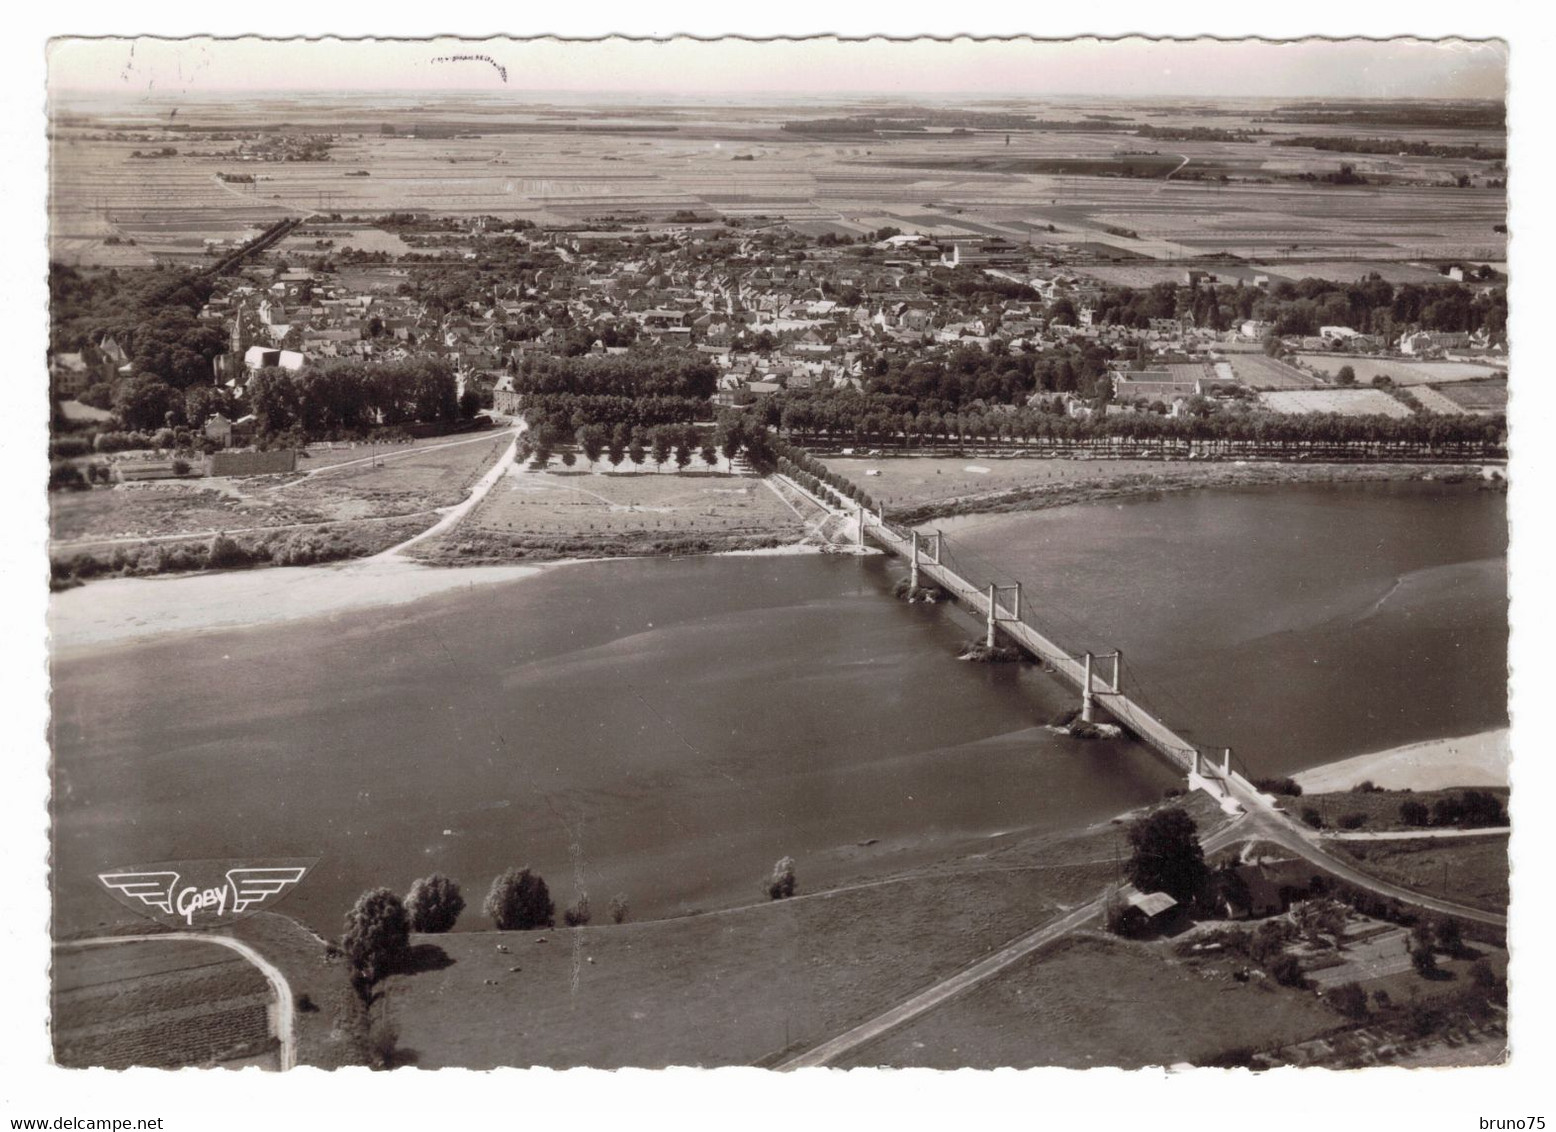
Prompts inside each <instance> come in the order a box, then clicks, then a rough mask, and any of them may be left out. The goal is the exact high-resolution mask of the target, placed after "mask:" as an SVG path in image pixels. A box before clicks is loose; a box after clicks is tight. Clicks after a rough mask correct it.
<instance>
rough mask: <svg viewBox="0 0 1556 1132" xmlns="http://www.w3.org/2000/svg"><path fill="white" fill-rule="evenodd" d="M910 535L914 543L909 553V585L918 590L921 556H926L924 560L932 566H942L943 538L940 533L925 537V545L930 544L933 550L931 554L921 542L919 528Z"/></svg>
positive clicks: (936, 532)
mask: <svg viewBox="0 0 1556 1132" xmlns="http://www.w3.org/2000/svg"><path fill="white" fill-rule="evenodd" d="M909 534H910V535H911V538H912V543H911V545H910V547H909V553H908V584H909V585H910V586H912V587H913V588H914V589H915V590H916V589H918V564H919V555H920V554H922V555H923V556H924V559H923V560H924V561H926V562H928V563H929V564H930V565H932V566H938V565H940V547H941V543H942V537H943V536H942V535H941V534H940V532H939V531H935V532H934V533H933V534H928V535H925V536H924V543H928V544H929V547H932V548H933V553H931V551H930V550H929V549H926V548H924V544H923V543H921V542H919V533H918V528H917V527H915V528H914V529H913V530H912V531H910V532H909Z"/></svg>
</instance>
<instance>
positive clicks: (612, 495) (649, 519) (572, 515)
mask: <svg viewBox="0 0 1556 1132" xmlns="http://www.w3.org/2000/svg"><path fill="white" fill-rule="evenodd" d="M461 530H462V531H465V530H468V531H471V532H489V533H501V534H512V535H516V536H525V535H549V536H557V535H563V536H573V535H580V534H582V535H588V536H590V537H598V538H601V539H606V538H610V537H611V536H621V535H630V534H640V533H645V532H649V533H653V534H656V535H659V536H664V537H673V536H686V535H782V536H791V537H793V538H795V539H797V538H798V537H799V536H800V535H801V534H803V533H804V532H803V529H802V526H801V520H800V517H799V516H798V515H796V514H795V512H794V510H792V509H791V508H790V507H789V506H787V505H786V504H785V503H784V502H783V501H782V500H781V499H780V498H779V497H778V496H777V495H776V494H775V493H774V492H773V491H772V490H770V489H769V488H768V487H767V485H766V484H764V483H763V482H762V481H761V480H759V479H754V478H751V477H749V476H731V475H726V474H723V473H721V472H716V473H708V472H692V471H688V472H684V473H678V472H645V473H641V474H632V473H628V474H591V473H587V472H565V471H562V470H560V469H557V470H550V471H545V472H536V471H531V470H529V469H527V468H525V469H514V470H513V471H511V472H510V473H509V474H508V476H506V477H505V478H504V479H503V480H502V482H500V483H499V484H498V485H497V486H496V487H495V488H494V489H493V490H492V492H491V493H490V494H489V495H488V496H487V497H486V498H485V499H484V500H483V501H482V502H481V505H480V506H479V507H477V508H476V509H475V510H474V511H473V512H472V513H471V514H470V516H469V518H468V519H467V520H466V521H465V524H464V526H463V527H462V528H461Z"/></svg>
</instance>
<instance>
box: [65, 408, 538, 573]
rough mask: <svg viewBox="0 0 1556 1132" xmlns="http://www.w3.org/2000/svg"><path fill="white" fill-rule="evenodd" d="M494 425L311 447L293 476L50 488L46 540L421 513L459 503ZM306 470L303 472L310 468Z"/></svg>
mask: <svg viewBox="0 0 1556 1132" xmlns="http://www.w3.org/2000/svg"><path fill="white" fill-rule="evenodd" d="M511 439H512V438H511V436H509V435H508V434H506V433H503V434H481V435H478V436H477V437H475V438H473V439H472V438H469V437H465V438H455V439H454V440H452V441H450V439H449V438H447V437H443V438H438V439H432V440H423V441H416V442H409V443H406V444H403V445H360V446H346V445H341V446H338V447H325V446H318V447H315V448H314V449H311V450H310V451H311V453H312V454H311V456H310V459H309V460H305V461H301V462H300V463H299V467H300V468H302V469H304V471H303V472H302V473H299V474H297V475H291V476H285V475H276V476H246V477H205V478H199V479H188V480H164V481H157V482H146V483H137V484H122V485H118V486H116V487H113V488H100V489H95V490H92V491H83V492H55V493H53V494H52V495H50V497H49V503H50V533H51V538H52V539H53V540H54V542H55V547H54V549H56V550H58V549H61V547H60V545H59V544H61V543H68V544H74V545H75V546H77V547H91V546H100V545H103V544H105V543H112V542H134V541H137V540H140V539H147V538H169V537H173V536H178V535H191V536H206V537H208V536H209V535H211V534H212V533H213V532H215V531H228V532H235V531H244V530H252V529H255V528H278V527H293V526H299V525H306V524H316V523H338V522H349V521H354V520H365V519H383V518H387V517H391V516H402V515H424V516H426V522H427V524H428V525H431V523H432V521H433V518H432V509H433V508H436V507H446V506H448V505H450V504H453V503H457V502H459V500H460V499H462V498H464V496H465V494H466V493H467V492H468V491H469V489H470V486H471V485H472V484H473V483H474V482H475V481H476V480H477V479H479V478H480V476H481V475H482V474H483V473H484V472H485V471H486V469H487V468H489V467H491V465H492V463H493V461H495V460H496V459H497V457H498V455H500V454H501V452H502V450H503V449H504V448H505V447H506V446H507V445H508V443H509V442H510V441H511ZM309 473H311V474H309Z"/></svg>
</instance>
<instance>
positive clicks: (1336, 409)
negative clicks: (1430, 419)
mask: <svg viewBox="0 0 1556 1132" xmlns="http://www.w3.org/2000/svg"><path fill="white" fill-rule="evenodd" d="M1259 400H1260V401H1261V402H1263V404H1264V406H1265V407H1266V408H1269V409H1274V410H1275V411H1276V412H1277V413H1339V414H1341V415H1342V416H1347V417H1365V416H1372V415H1377V416H1384V417H1395V418H1398V419H1400V420H1403V419H1404V418H1405V417H1408V416H1410V410H1409V409H1408V408H1406V407H1405V406H1404V405H1402V404H1400V403H1399V402H1398V401H1396V400H1394V398H1392V397H1390V396H1389V395H1388V394H1387V393H1385V392H1383V390H1381V389H1293V390H1287V391H1285V392H1281V393H1261V394H1260V395H1259Z"/></svg>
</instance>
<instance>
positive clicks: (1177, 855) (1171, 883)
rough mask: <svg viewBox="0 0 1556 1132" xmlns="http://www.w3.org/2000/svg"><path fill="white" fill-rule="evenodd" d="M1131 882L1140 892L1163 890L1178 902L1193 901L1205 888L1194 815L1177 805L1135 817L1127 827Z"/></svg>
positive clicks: (1206, 871) (1206, 873)
mask: <svg viewBox="0 0 1556 1132" xmlns="http://www.w3.org/2000/svg"><path fill="white" fill-rule="evenodd" d="M1129 844H1130V846H1131V847H1132V848H1133V850H1134V853H1133V855H1132V856H1131V858H1130V860H1129V865H1128V869H1127V872H1128V876H1129V880H1130V882H1131V883H1132V884H1133V885H1134V886H1135V887H1136V888H1138V889H1139V890H1140V891H1141V892H1165V893H1166V894H1167V895H1168V896H1171V897H1172V898H1173V899H1174V900H1177V901H1178V902H1179V903H1180V904H1192V903H1194V902H1196V901H1197V900H1199V898H1200V897H1201V895H1203V893H1204V892H1205V889H1206V883H1207V882H1208V881H1209V879H1210V871H1209V869H1208V868H1207V867H1206V865H1205V854H1204V850H1202V849H1201V848H1200V844H1199V836H1198V830H1197V829H1196V828H1195V825H1194V819H1193V818H1191V817H1189V815H1188V814H1187V813H1186V812H1185V811H1183V810H1181V809H1178V808H1177V807H1173V808H1171V809H1166V810H1159V811H1157V812H1156V813H1154V814H1150V815H1148V816H1146V817H1142V818H1138V819H1136V820H1135V821H1134V822H1133V823H1132V824H1131V825H1130V827H1129Z"/></svg>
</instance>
